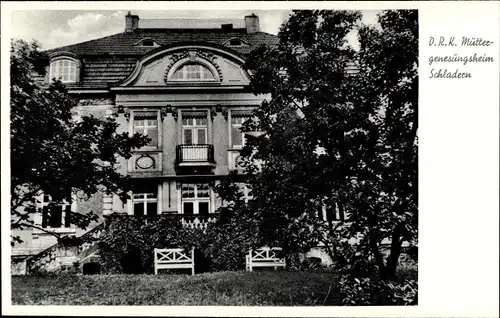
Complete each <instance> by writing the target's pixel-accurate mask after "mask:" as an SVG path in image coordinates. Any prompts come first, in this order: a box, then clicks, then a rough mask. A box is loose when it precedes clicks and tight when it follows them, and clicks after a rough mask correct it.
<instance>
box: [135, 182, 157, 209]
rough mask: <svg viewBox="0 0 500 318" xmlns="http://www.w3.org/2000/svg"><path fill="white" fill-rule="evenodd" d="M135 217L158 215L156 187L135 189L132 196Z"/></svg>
mask: <svg viewBox="0 0 500 318" xmlns="http://www.w3.org/2000/svg"><path fill="white" fill-rule="evenodd" d="M133 203H134V215H135V216H145V215H147V216H155V215H157V214H158V186H156V185H149V186H143V187H141V188H137V190H136V191H134V194H133Z"/></svg>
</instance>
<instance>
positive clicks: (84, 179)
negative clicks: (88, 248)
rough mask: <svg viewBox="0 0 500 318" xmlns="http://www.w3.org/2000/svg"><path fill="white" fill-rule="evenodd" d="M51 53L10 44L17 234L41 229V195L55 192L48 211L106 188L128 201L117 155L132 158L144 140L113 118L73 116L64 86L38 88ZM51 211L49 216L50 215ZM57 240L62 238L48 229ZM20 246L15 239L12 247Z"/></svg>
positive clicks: (85, 220) (79, 220)
mask: <svg viewBox="0 0 500 318" xmlns="http://www.w3.org/2000/svg"><path fill="white" fill-rule="evenodd" d="M48 61H49V59H48V56H47V55H46V54H45V53H44V52H41V51H39V44H38V43H37V42H33V43H31V44H28V43H26V42H25V41H22V40H16V41H14V40H13V41H11V58H10V73H11V78H10V79H11V89H10V94H11V96H10V97H11V99H10V109H11V126H10V127H11V142H10V146H11V225H12V229H14V230H15V229H24V228H26V227H32V228H39V229H41V230H44V231H47V230H46V229H43V228H41V227H40V226H39V225H38V224H35V222H34V220H33V218H32V217H31V216H32V215H33V214H34V213H36V212H37V211H36V204H37V203H38V202H37V197H38V196H39V195H40V194H41V193H44V194H47V195H50V196H51V198H52V201H51V203H50V205H51V206H54V205H57V204H60V203H62V202H64V201H66V202H71V201H72V195H76V194H77V195H78V196H79V197H81V198H83V199H85V198H88V197H89V196H91V195H92V194H94V193H96V192H98V191H102V192H106V193H107V194H111V193H117V194H118V195H120V198H122V199H125V198H127V193H126V192H127V191H128V189H129V187H130V184H129V182H128V177H126V176H123V175H121V174H120V173H119V172H118V171H117V166H118V160H119V159H118V158H119V157H122V158H129V157H130V156H131V151H132V150H133V149H134V148H138V147H141V146H142V145H144V144H145V143H146V142H147V137H143V136H140V135H138V134H136V135H134V136H132V137H129V136H128V134H127V133H120V134H118V133H117V132H116V129H117V126H118V124H117V122H116V120H115V118H114V117H110V118H105V119H99V118H95V117H93V116H83V117H82V118H81V120H74V119H73V115H74V113H73V109H74V107H75V106H77V103H76V101H75V100H73V99H72V98H71V97H70V96H69V95H68V91H67V90H66V88H65V87H64V85H62V83H61V82H60V81H55V82H54V83H52V84H50V85H49V86H48V87H44V86H40V85H38V84H37V82H36V81H35V79H34V75H35V74H39V75H40V76H44V75H45V73H46V67H47V65H48ZM49 214H50V212H49ZM68 216H69V217H70V219H71V223H72V224H74V225H76V226H78V227H82V228H85V227H86V226H88V225H89V223H90V222H92V221H95V220H96V216H95V215H94V214H93V213H89V214H87V215H83V214H80V213H77V212H76V211H71V212H70V213H68ZM48 232H49V233H51V234H54V235H56V236H57V233H53V232H51V231H48ZM15 241H20V239H19V237H13V243H14V242H15Z"/></svg>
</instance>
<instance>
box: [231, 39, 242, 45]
mask: <svg viewBox="0 0 500 318" xmlns="http://www.w3.org/2000/svg"><path fill="white" fill-rule="evenodd" d="M229 45H230V46H240V45H241V40H240V39H232V40H231V41H229Z"/></svg>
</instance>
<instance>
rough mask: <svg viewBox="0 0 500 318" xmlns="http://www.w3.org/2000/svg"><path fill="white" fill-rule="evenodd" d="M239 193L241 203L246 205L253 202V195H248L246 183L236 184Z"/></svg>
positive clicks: (248, 190) (248, 189)
mask: <svg viewBox="0 0 500 318" xmlns="http://www.w3.org/2000/svg"><path fill="white" fill-rule="evenodd" d="M238 187H239V190H240V192H242V193H243V201H245V203H246V204H248V202H249V201H252V200H253V195H250V192H251V191H250V188H249V186H248V185H247V184H246V183H238Z"/></svg>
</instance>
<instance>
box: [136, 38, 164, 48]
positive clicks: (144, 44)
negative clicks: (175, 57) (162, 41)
mask: <svg viewBox="0 0 500 318" xmlns="http://www.w3.org/2000/svg"><path fill="white" fill-rule="evenodd" d="M134 46H140V47H159V46H160V45H159V44H158V43H157V42H156V41H155V40H153V39H151V38H145V39H142V40H140V41H139V42H137V43H135V44H134Z"/></svg>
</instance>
